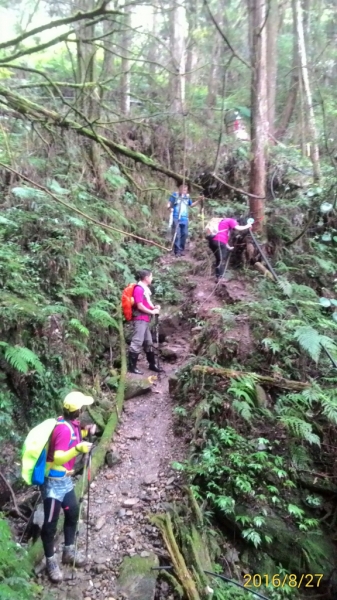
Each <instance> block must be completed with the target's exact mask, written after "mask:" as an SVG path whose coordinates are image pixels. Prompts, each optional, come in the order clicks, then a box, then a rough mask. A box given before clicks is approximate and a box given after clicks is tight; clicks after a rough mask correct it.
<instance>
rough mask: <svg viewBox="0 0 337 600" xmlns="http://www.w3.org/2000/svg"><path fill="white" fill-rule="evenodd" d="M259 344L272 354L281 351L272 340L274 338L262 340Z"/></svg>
mask: <svg viewBox="0 0 337 600" xmlns="http://www.w3.org/2000/svg"><path fill="white" fill-rule="evenodd" d="M261 344H263V345H264V347H265V348H266V349H267V350H271V352H272V353H273V354H276V353H277V352H280V350H281V345H280V344H279V343H278V342H277V341H276V340H274V338H269V337H266V338H264V339H263V340H262V342H261Z"/></svg>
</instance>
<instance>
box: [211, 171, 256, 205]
mask: <svg viewBox="0 0 337 600" xmlns="http://www.w3.org/2000/svg"><path fill="white" fill-rule="evenodd" d="M212 177H214V179H217V180H218V181H220V183H222V184H223V185H226V186H227V187H229V188H230V189H231V190H234V191H235V192H239V194H243V195H244V196H249V197H250V198H259V199H260V200H264V196H256V195H255V194H251V193H250V192H245V190H241V189H240V188H237V187H234V185H231V184H230V183H227V181H224V180H223V179H220V177H218V176H217V175H216V174H215V173H212Z"/></svg>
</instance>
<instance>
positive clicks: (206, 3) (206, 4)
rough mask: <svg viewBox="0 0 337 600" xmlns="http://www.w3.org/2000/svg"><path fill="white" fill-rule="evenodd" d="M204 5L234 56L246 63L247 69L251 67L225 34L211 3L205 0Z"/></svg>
mask: <svg viewBox="0 0 337 600" xmlns="http://www.w3.org/2000/svg"><path fill="white" fill-rule="evenodd" d="M204 5H205V6H206V8H207V11H208V14H209V16H210V19H211V21H212V23H213V25H215V27H216V30H217V31H218V33H219V34H220V35H221V37H222V39H223V40H224V42H225V44H227V46H228V48H229V49H230V51H231V52H232V54H233V56H235V58H237V59H238V60H239V61H240V62H242V64H243V65H245V67H247V69H251V66H250V65H249V64H248V63H247V62H246V61H245V60H244V59H243V58H242V57H241V56H239V54H238V53H237V52H236V51H235V50H234V48H233V46H232V44H231V43H230V42H229V40H228V39H227V37H226V36H225V34H224V32H223V30H222V29H221V27H220V26H219V24H218V22H217V20H216V19H215V18H214V15H213V13H212V11H211V9H210V7H209V5H208V2H207V0H204Z"/></svg>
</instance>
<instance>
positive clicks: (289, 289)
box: [277, 277, 293, 298]
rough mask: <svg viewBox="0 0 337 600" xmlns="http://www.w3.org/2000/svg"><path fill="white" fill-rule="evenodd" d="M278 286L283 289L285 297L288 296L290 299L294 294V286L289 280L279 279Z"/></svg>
mask: <svg viewBox="0 0 337 600" xmlns="http://www.w3.org/2000/svg"><path fill="white" fill-rule="evenodd" d="M277 284H278V286H279V287H280V288H281V290H282V292H283V293H284V295H285V296H288V297H289V298H290V296H291V295H292V293H293V286H292V284H291V283H290V282H289V281H288V280H287V279H283V278H280V277H279V278H278V281H277Z"/></svg>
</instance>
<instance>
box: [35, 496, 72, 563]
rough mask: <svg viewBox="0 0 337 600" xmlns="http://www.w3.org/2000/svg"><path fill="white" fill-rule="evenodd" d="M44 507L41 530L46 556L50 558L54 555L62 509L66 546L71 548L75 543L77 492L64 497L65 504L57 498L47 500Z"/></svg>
mask: <svg viewBox="0 0 337 600" xmlns="http://www.w3.org/2000/svg"><path fill="white" fill-rule="evenodd" d="M43 506H44V523H43V526H42V529H41V539H42V543H43V548H44V553H45V556H46V557H47V558H50V557H51V556H53V555H54V538H55V533H56V527H57V521H58V519H59V516H60V511H61V508H63V511H64V528H63V531H64V545H65V546H71V545H72V544H74V541H75V534H76V525H77V519H78V516H79V505H78V502H77V498H76V496H75V491H74V490H71V492H68V493H67V494H66V495H65V496H64V499H63V502H60V500H55V498H46V500H45V501H44V503H43Z"/></svg>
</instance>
